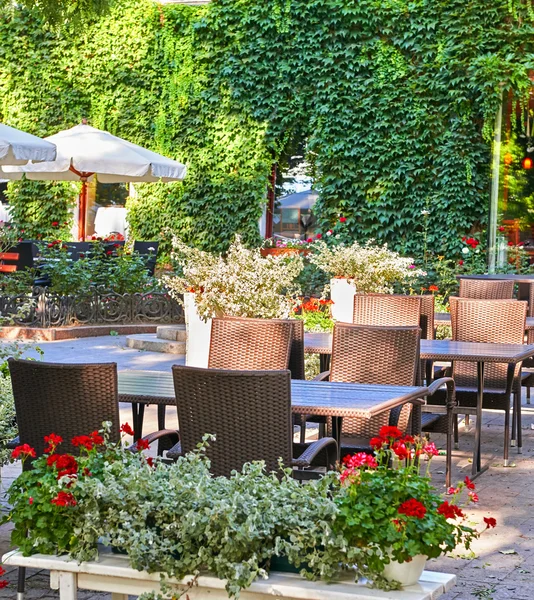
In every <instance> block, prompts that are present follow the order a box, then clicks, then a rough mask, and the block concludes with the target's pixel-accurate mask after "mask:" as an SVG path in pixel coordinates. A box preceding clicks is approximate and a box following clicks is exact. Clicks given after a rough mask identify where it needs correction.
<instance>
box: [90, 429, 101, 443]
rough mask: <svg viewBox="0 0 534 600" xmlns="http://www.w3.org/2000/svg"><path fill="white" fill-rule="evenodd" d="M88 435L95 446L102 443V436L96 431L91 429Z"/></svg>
mask: <svg viewBox="0 0 534 600" xmlns="http://www.w3.org/2000/svg"><path fill="white" fill-rule="evenodd" d="M90 435H91V440H92V441H93V444H94V445H95V446H101V445H102V444H103V443H104V438H103V437H102V436H101V435H100V434H99V433H98V431H93V432H92V433H91V434H90Z"/></svg>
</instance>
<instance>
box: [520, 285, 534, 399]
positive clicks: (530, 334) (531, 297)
mask: <svg viewBox="0 0 534 600" xmlns="http://www.w3.org/2000/svg"><path fill="white" fill-rule="evenodd" d="M524 285H528V315H527V316H529V317H532V316H533V315H534V284H524ZM520 290H521V285H520ZM527 344H534V330H532V329H529V330H528V331H527ZM523 368H524V369H525V370H524V371H523V372H522V374H521V385H523V386H525V387H526V388H527V404H530V388H531V387H532V386H534V358H527V360H525V361H523Z"/></svg>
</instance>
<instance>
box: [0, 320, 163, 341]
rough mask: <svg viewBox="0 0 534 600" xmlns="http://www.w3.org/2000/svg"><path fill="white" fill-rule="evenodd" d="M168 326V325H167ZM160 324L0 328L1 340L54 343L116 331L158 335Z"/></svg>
mask: <svg viewBox="0 0 534 600" xmlns="http://www.w3.org/2000/svg"><path fill="white" fill-rule="evenodd" d="M165 324H166V323H165ZM158 325H164V323H160V324H154V325H152V324H150V323H142V324H134V323H131V324H126V325H119V324H117V325H76V326H73V327H46V328H38V327H13V326H10V327H0V339H4V340H15V339H16V340H36V341H41V342H52V341H55V340H71V339H76V338H86V337H97V336H100V335H110V332H111V331H116V332H117V333H118V334H119V335H131V334H135V333H156V329H157V327H158Z"/></svg>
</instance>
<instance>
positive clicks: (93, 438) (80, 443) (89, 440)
mask: <svg viewBox="0 0 534 600" xmlns="http://www.w3.org/2000/svg"><path fill="white" fill-rule="evenodd" d="M103 443H104V438H103V437H102V436H101V435H100V434H99V433H98V431H93V433H91V434H89V435H77V436H76V437H73V438H72V445H73V446H76V447H83V448H86V449H87V450H92V449H93V448H94V447H95V446H101V445H102V444H103Z"/></svg>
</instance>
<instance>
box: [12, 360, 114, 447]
mask: <svg viewBox="0 0 534 600" xmlns="http://www.w3.org/2000/svg"><path fill="white" fill-rule="evenodd" d="M8 364H9V371H10V373H11V383H12V386H13V396H14V398H15V410H16V414H17V425H18V429H19V439H20V443H22V444H29V445H30V446H32V447H33V448H35V451H36V453H37V455H40V454H42V453H43V452H44V448H45V443H44V439H43V438H44V436H45V435H48V434H49V433H52V432H53V433H57V434H58V435H60V436H61V437H62V438H63V440H64V441H63V443H62V444H61V451H62V452H70V453H75V454H78V452H79V449H78V448H75V447H74V446H72V444H71V439H72V438H73V437H74V436H76V435H81V434H86V433H90V432H91V431H95V430H98V429H100V428H101V427H102V422H103V421H110V422H111V423H112V427H111V439H112V440H114V441H117V440H118V439H119V426H120V418H119V402H118V395H117V394H118V392H117V365H116V363H99V364H56V363H46V362H39V361H32V360H15V359H13V358H10V359H9V360H8Z"/></svg>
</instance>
